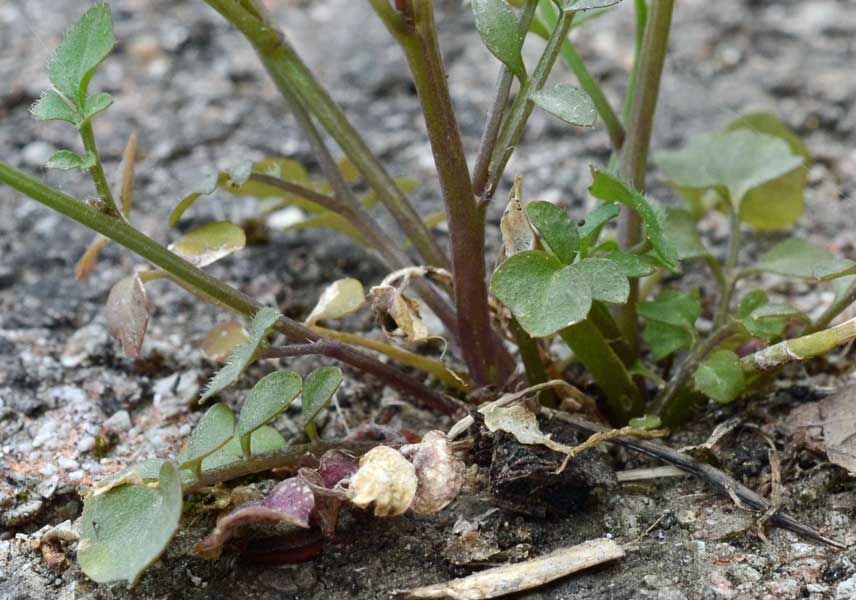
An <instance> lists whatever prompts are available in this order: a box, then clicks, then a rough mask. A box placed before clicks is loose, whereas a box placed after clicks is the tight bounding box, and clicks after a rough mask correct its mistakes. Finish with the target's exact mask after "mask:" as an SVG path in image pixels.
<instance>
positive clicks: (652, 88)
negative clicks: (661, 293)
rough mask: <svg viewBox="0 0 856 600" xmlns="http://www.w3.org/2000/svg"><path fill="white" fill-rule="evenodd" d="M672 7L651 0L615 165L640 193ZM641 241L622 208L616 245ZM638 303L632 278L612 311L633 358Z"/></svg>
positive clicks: (632, 216) (636, 222) (667, 0)
mask: <svg viewBox="0 0 856 600" xmlns="http://www.w3.org/2000/svg"><path fill="white" fill-rule="evenodd" d="M673 8H674V0H652V4H651V10H650V14H649V17H648V22H647V24H646V26H645V34H644V37H643V39H642V49H641V51H640V56H639V71H638V78H637V83H636V86H635V89H634V91H633V101H632V103H631V106H630V120H629V122H628V125H627V135H626V137H625V140H624V145H623V146H622V147H621V156H620V159H619V162H618V174H619V175H620V176H621V177H622V178H623V179H625V180H626V181H627V182H629V183H630V184H631V185H632V186H633V187H634V188H636V189H637V190H638V191H640V192H644V191H645V170H646V167H647V165H648V149H649V148H650V146H651V132H652V130H653V126H654V113H655V112H656V109H657V96H658V95H659V92H660V76H661V75H662V73H663V64H664V63H665V60H666V49H667V47H668V44H669V30H670V28H671V25H672V9H673ZM641 239H642V222H641V221H640V219H639V215H638V214H637V213H636V212H634V211H633V210H631V209H630V208H629V207H626V206H625V207H622V209H621V215H620V216H619V218H618V245H619V246H620V247H621V249H622V250H626V249H627V248H630V247H632V246H634V245H636V244H638V243H639V241H640V240H641ZM638 300H639V281H638V280H636V279H631V280H630V298H629V299H628V300H627V302H626V303H625V304H621V305H618V306H616V307H615V308H614V310H613V315H614V316H615V320H616V321H617V322H618V325H619V327H621V330H622V332H623V333H624V337H625V339H626V340H627V342H628V344H630V347H631V348H632V349H633V353H634V355H638V352H639V332H638V328H637V304H638Z"/></svg>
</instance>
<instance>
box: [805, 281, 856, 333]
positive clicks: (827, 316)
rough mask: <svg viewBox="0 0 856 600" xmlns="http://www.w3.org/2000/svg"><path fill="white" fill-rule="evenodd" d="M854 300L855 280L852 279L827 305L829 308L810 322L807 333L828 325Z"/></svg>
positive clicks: (855, 294)
mask: <svg viewBox="0 0 856 600" xmlns="http://www.w3.org/2000/svg"><path fill="white" fill-rule="evenodd" d="M854 302H856V280H854V281H853V283H852V284H851V285H850V287H849V288H847V291H846V292H845V293H844V294H842V295H841V297H839V298H838V299H837V300H835V301H834V302H833V303H832V304H830V305H829V308H827V309H826V310H825V311H823V314H822V315H820V317H818V319H817V321H815V322H814V323H812V324H811V327H809V328H808V333H815V332H818V331H820V330H821V329H823V328H824V327H827V326H829V324H830V323H832V320H833V319H835V317H837V316H838V315H840V314H841V313H843V312H844V311H845V310H847V307H848V306H850V305H851V304H853V303H854Z"/></svg>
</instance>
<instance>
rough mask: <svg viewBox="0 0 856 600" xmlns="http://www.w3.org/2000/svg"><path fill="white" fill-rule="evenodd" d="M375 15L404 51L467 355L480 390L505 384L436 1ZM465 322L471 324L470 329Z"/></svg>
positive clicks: (383, 7) (477, 211) (504, 360)
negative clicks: (442, 209) (440, 203)
mask: <svg viewBox="0 0 856 600" xmlns="http://www.w3.org/2000/svg"><path fill="white" fill-rule="evenodd" d="M371 1H372V6H374V8H375V10H376V12H377V13H378V15H379V16H380V17H381V19H382V20H383V22H384V24H385V25H386V26H387V28H388V29H389V31H390V33H391V34H392V35H393V37H395V38H396V40H397V41H398V42H399V44H400V45H401V47H402V49H403V50H404V55H405V58H406V59H407V64H408V66H409V67H410V72H411V74H412V75H413V82H414V84H415V86H416V92H417V93H418V94H419V100H420V101H421V103H422V114H423V116H424V118H425V125H426V128H427V130H428V139H429V141H430V142H431V150H432V151H433V154H434V164H435V165H436V167H437V174H438V176H439V179H440V186H441V188H442V192H443V200H444V202H445V205H446V215H447V216H448V222H449V239H450V242H451V248H452V276H453V278H454V287H455V305H456V308H457V314H458V320H459V322H460V323H461V324H462V326H461V327H460V328H459V331H458V341H459V343H460V346H461V353H462V355H463V358H464V361H465V362H466V363H467V367H468V368H469V370H470V374H471V375H472V377H473V380H474V381H475V382H476V383H477V384H479V385H485V384H488V383H492V384H499V383H502V382H503V381H504V380H505V378H506V377H507V376H508V375H509V374H510V373H511V371H512V370H513V363H512V360H511V357H510V355H508V353H507V352H506V351H505V348H504V347H503V346H502V345H501V343H500V341H499V339H498V338H497V336H495V335H494V332H493V327H492V323H491V317H490V311H489V308H488V292H487V270H486V267H485V258H484V256H485V237H484V235H485V231H484V230H485V215H484V211H483V210H482V209H481V208H480V207H479V205H478V202H477V199H476V197H475V195H474V194H473V184H472V180H471V179H470V172H469V166H468V165H467V158H466V154H465V153H464V145H463V142H462V141H461V134H460V131H459V129H458V122H457V119H456V117H455V110H454V107H453V106H452V99H451V97H450V95H449V88H448V86H447V84H446V72H445V68H444V66H443V58H442V56H441V54H440V48H439V44H438V40H437V28H436V23H435V21H434V9H433V4H432V2H431V1H430V0H414V1H413V2H412V4H411V6H410V8H411V9H412V11H413V12H412V13H411V14H409V15H406V16H405V15H401V14H399V13H397V12H393V11H392V10H391V7H390V5H389V4H388V3H387V0H371ZM463 324H466V325H463Z"/></svg>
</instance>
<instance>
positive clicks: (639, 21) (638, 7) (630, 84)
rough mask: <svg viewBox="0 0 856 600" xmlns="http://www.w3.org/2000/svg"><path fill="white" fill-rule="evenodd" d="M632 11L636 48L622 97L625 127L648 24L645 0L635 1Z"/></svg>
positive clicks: (622, 118) (628, 119)
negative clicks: (634, 16) (625, 89)
mask: <svg viewBox="0 0 856 600" xmlns="http://www.w3.org/2000/svg"><path fill="white" fill-rule="evenodd" d="M633 9H634V11H635V12H636V46H635V48H634V50H633V66H632V67H631V69H630V77H629V78H628V80H627V92H626V93H625V95H624V109H623V110H622V114H621V120H622V122H623V123H624V124H625V125H627V124H628V123H629V122H630V107H631V106H633V94H634V92H635V91H636V82H637V81H638V79H639V59H640V57H641V56H642V41H643V40H644V38H645V26H646V25H647V24H648V3H647V0H635V1H634V3H633Z"/></svg>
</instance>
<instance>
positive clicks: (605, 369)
mask: <svg viewBox="0 0 856 600" xmlns="http://www.w3.org/2000/svg"><path fill="white" fill-rule="evenodd" d="M559 335H561V336H562V339H563V340H565V343H566V344H568V347H570V349H571V350H572V351H573V353H574V355H575V356H576V357H577V360H579V361H580V363H582V365H583V366H584V367H585V368H586V369H587V370H588V371H589V372H590V373H591V374H592V377H594V380H595V382H596V383H597V386H598V387H599V388H600V389H601V391H602V392H603V394H604V396H605V398H606V404H607V406H606V408H607V410H608V411H609V413H610V415H611V417H612V419H613V420H614V421H615V423H617V424H621V425H624V424H626V423H627V421H629V420H630V419H631V418H632V417H638V416H640V415H642V413H643V412H644V409H645V405H644V402H643V399H642V393H641V392H640V391H639V388H638V387H637V386H636V384H635V383H634V382H633V378H632V377H631V376H630V373H629V372H628V371H627V368H626V367H625V366H624V363H623V362H622V360H621V358H620V357H619V356H618V355H617V354H616V353H615V351H614V350H613V349H612V347H611V346H610V345H609V342H608V341H606V338H604V337H603V334H602V333H601V332H600V330H599V329H598V328H597V326H596V325H595V324H594V323H592V322H591V321H590V320H589V319H586V320H585V321H581V322H579V323H576V324H575V325H571V326H570V327H566V328H565V329H563V330H562V331H561V332H559Z"/></svg>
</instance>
